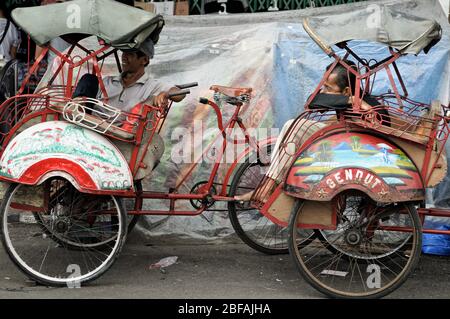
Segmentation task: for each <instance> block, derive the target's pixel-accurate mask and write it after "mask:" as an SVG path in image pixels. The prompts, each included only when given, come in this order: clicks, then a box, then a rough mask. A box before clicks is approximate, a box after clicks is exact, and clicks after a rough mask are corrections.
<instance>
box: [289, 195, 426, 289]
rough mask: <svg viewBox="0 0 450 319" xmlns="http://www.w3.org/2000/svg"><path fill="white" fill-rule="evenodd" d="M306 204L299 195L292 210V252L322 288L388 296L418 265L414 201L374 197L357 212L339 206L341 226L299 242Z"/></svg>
mask: <svg viewBox="0 0 450 319" xmlns="http://www.w3.org/2000/svg"><path fill="white" fill-rule="evenodd" d="M359 196H363V197H365V195H359ZM364 200H367V202H369V201H370V199H368V198H367V197H365V199H364ZM302 204H303V201H302V200H298V201H297V202H296V204H295V206H294V208H293V210H292V214H291V220H290V223H289V252H290V253H291V255H292V257H293V258H294V261H295V264H296V266H297V268H298V270H299V272H300V274H301V275H302V277H303V278H304V279H305V280H306V281H307V282H308V283H310V284H311V285H312V286H313V287H314V288H315V289H317V290H318V291H320V292H322V293H324V294H326V295H328V296H330V297H333V298H379V297H383V296H385V295H387V294H389V293H391V292H392V291H394V290H395V289H397V288H398V287H399V286H400V285H401V284H403V282H404V281H405V280H406V279H407V277H408V275H409V274H410V272H411V271H412V270H413V269H414V267H415V266H416V264H417V262H418V260H419V257H420V252H421V246H422V245H421V244H422V237H421V231H422V228H421V223H420V221H419V217H418V214H417V211H416V210H415V208H414V207H413V206H412V205H411V204H407V203H397V204H390V205H382V204H379V203H375V205H367V207H365V208H364V209H362V210H360V211H359V212H358V213H357V214H352V213H349V212H347V213H345V214H343V213H342V212H340V211H339V210H337V227H336V229H335V230H327V236H328V237H327V241H326V242H324V241H323V240H322V241H321V240H320V238H317V240H315V241H313V242H312V243H310V245H308V246H299V245H296V244H294V243H297V242H298V240H299V239H301V238H299V236H301V234H302V232H298V228H300V227H299V222H298V221H299V218H300V216H301V213H302ZM327 245H333V246H332V249H330V247H327Z"/></svg>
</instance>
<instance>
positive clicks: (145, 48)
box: [122, 38, 155, 59]
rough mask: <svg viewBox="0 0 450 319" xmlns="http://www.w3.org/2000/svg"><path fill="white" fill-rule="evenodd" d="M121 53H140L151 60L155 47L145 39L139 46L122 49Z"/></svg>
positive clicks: (150, 41)
mask: <svg viewBox="0 0 450 319" xmlns="http://www.w3.org/2000/svg"><path fill="white" fill-rule="evenodd" d="M122 51H123V52H137V51H141V52H142V53H144V54H145V55H147V56H148V58H149V59H153V55H154V53H155V46H154V44H153V41H152V40H151V39H150V38H147V39H146V40H145V41H144V42H142V43H141V45H140V46H139V47H137V48H134V49H122Z"/></svg>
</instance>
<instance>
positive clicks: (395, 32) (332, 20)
mask: <svg viewBox="0 0 450 319" xmlns="http://www.w3.org/2000/svg"><path fill="white" fill-rule="evenodd" d="M303 27H304V29H305V31H306V32H307V33H308V34H309V36H310V37H311V38H312V39H313V40H314V41H315V42H316V43H317V44H318V45H319V46H320V47H321V48H322V50H324V51H325V52H326V53H327V54H331V53H332V52H333V50H332V48H331V47H332V46H333V45H339V44H341V43H345V42H347V41H350V40H368V41H373V42H378V43H382V44H385V45H387V46H390V47H392V48H395V49H397V50H398V51H399V52H400V53H411V54H418V53H420V52H421V51H422V50H423V51H424V52H425V53H427V52H428V51H429V50H430V49H431V47H433V46H434V45H435V44H436V43H437V42H439V40H440V39H441V26H440V25H439V24H438V23H437V22H436V21H435V20H427V19H424V18H420V17H417V16H414V15H411V14H407V13H403V12H399V11H396V9H395V8H393V7H388V6H380V5H373V6H371V7H368V8H364V9H360V10H354V11H349V12H345V13H340V14H333V15H327V16H320V17H308V18H305V19H304V20H303Z"/></svg>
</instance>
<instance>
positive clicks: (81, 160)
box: [0, 121, 133, 191]
mask: <svg viewBox="0 0 450 319" xmlns="http://www.w3.org/2000/svg"><path fill="white" fill-rule="evenodd" d="M55 171H61V172H65V173H68V174H69V175H70V176H72V177H73V178H74V179H75V181H76V182H77V183H78V184H79V185H78V186H79V187H80V188H82V189H89V190H105V191H106V190H108V191H123V190H129V189H131V188H132V185H133V178H132V175H131V172H130V169H129V167H128V163H127V161H126V160H125V158H124V157H123V155H122V154H121V153H120V152H119V150H118V149H117V148H116V147H115V146H114V145H113V144H112V143H111V142H110V141H109V140H108V139H106V138H105V137H103V136H102V135H100V134H98V133H95V132H92V131H90V130H88V129H85V128H82V127H79V126H77V125H74V124H71V123H67V122H62V121H50V122H44V123H39V124H36V125H34V126H32V127H30V128H28V129H26V130H25V131H23V132H22V133H20V134H19V135H17V136H16V137H15V138H14V139H13V140H12V141H11V142H10V143H9V144H8V146H7V147H6V149H5V151H4V152H3V154H2V156H1V158H0V176H1V177H4V178H5V179H7V180H10V181H16V182H19V183H25V184H37V183H39V182H40V181H41V179H42V177H43V176H44V175H45V174H49V173H51V172H55Z"/></svg>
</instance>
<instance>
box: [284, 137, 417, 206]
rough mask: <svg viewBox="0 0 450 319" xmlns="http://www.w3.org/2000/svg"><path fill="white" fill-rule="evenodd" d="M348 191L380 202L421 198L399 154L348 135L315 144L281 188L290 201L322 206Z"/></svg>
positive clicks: (412, 173) (413, 173)
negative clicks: (294, 198)
mask: <svg viewBox="0 0 450 319" xmlns="http://www.w3.org/2000/svg"><path fill="white" fill-rule="evenodd" d="M351 188H354V189H358V190H361V191H364V192H366V193H368V194H369V195H370V196H371V197H372V198H373V199H374V200H377V201H380V202H389V201H407V200H421V199H423V196H424V191H423V190H424V188H423V184H422V180H421V178H420V175H419V172H418V171H417V168H416V166H415V165H414V163H413V162H412V161H411V160H410V159H409V158H408V156H407V155H406V154H405V153H404V152H403V151H402V150H401V149H399V148H398V147H396V146H395V145H393V144H391V143H389V142H387V141H385V140H382V139H380V138H379V137H375V136H371V135H366V134H362V133H352V132H349V133H340V134H335V135H331V136H328V137H326V138H323V139H321V140H318V141H316V142H314V143H313V144H312V145H311V146H310V147H308V148H307V149H306V150H305V151H303V152H302V153H301V154H300V155H299V156H298V158H297V159H296V161H295V162H294V164H293V166H292V167H291V170H290V171H289V174H288V176H287V180H286V186H285V190H286V192H287V193H289V194H291V195H293V196H296V197H300V198H305V199H311V200H322V201H325V200H331V199H332V198H333V197H334V196H335V195H336V194H337V193H339V192H340V191H342V190H344V189H351Z"/></svg>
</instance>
